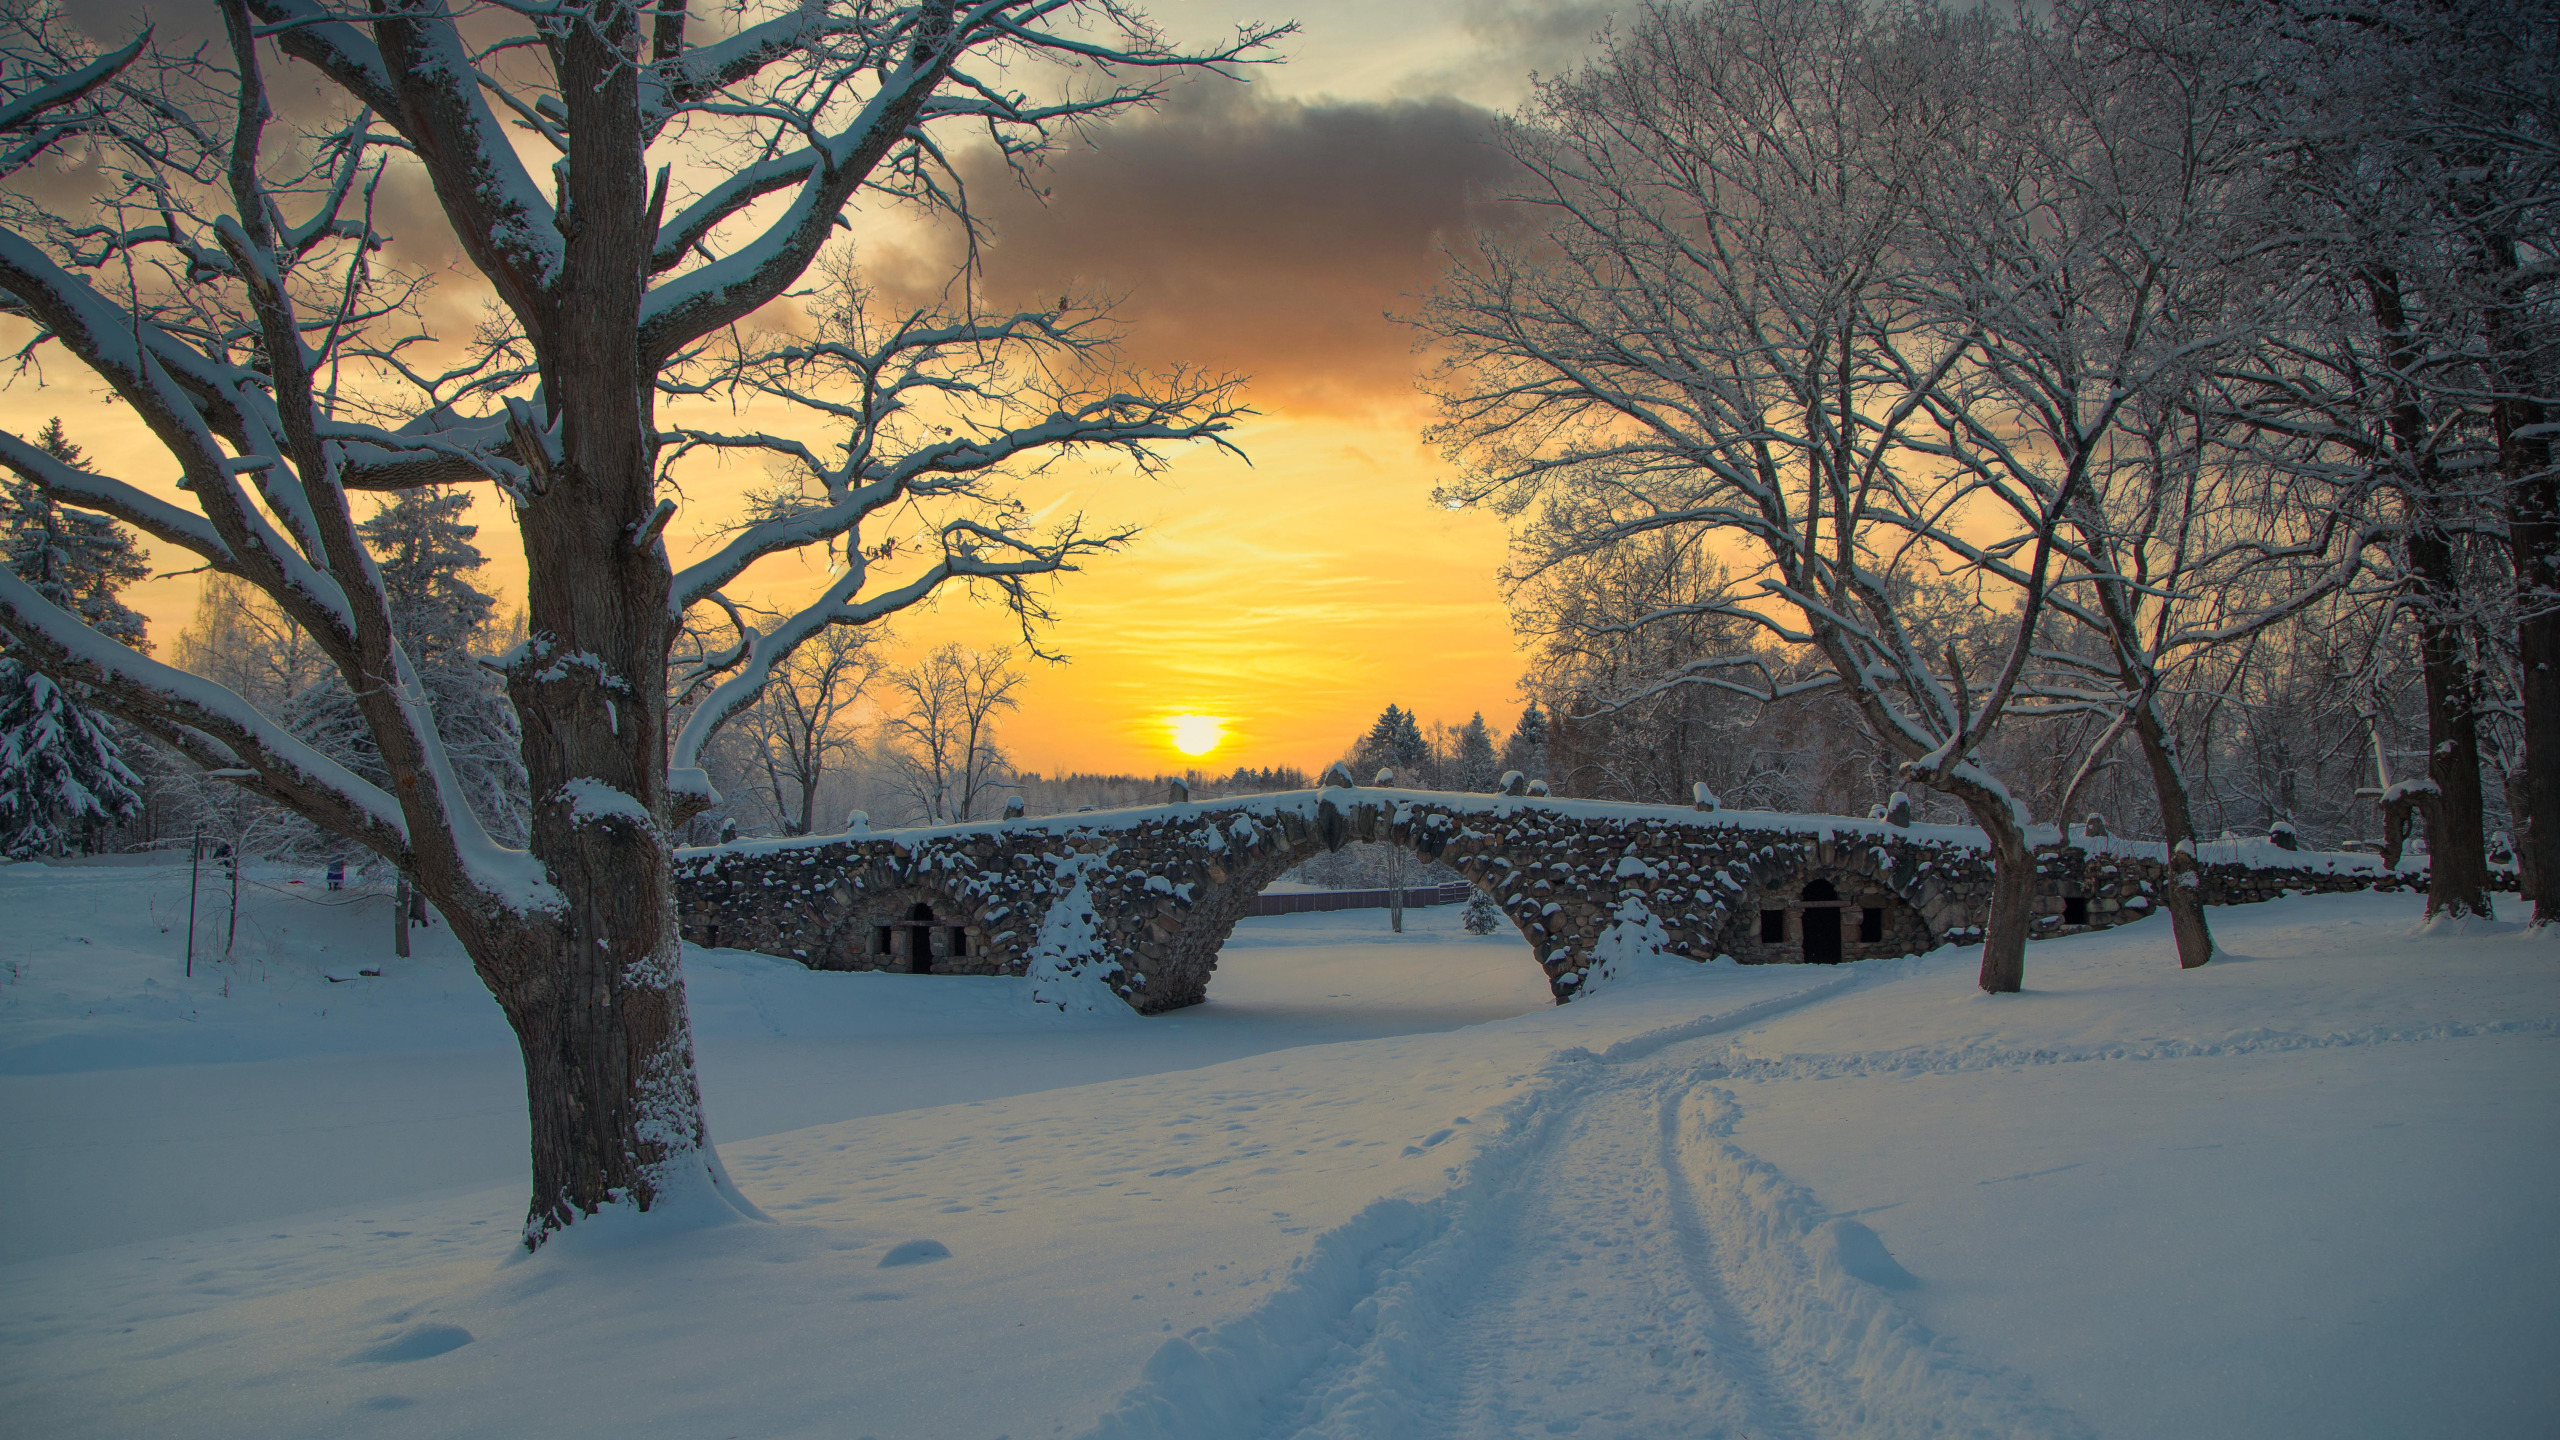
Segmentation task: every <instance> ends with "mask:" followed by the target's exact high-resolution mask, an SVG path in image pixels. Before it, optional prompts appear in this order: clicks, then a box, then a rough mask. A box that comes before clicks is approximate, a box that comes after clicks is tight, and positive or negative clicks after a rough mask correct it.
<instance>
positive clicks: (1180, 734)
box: [1173, 715, 1227, 755]
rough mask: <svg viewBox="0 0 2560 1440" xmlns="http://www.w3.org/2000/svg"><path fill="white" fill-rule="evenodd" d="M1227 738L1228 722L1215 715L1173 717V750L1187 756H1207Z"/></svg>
mask: <svg viewBox="0 0 2560 1440" xmlns="http://www.w3.org/2000/svg"><path fill="white" fill-rule="evenodd" d="M1226 738H1227V722H1226V721H1224V720H1221V719H1219V718H1218V717H1216V716H1214V715H1176V716H1174V717H1173V748H1174V749H1176V750H1179V751H1181V752H1182V753H1183V754H1185V755H1206V754H1208V753H1209V752H1210V751H1212V750H1215V749H1217V748H1218V742H1220V741H1222V740H1224V739H1226Z"/></svg>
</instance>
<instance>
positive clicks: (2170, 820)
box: [2062, 581, 2213, 970]
mask: <svg viewBox="0 0 2560 1440" xmlns="http://www.w3.org/2000/svg"><path fill="white" fill-rule="evenodd" d="M2098 596H2099V602H2100V604H2101V605H2103V606H2104V608H2105V613H2106V617H2107V627H2108V628H2109V629H2111V630H2113V631H2115V632H2116V664H2117V675H2118V678H2119V679H2121V680H2122V681H2123V682H2124V684H2125V686H2126V688H2127V689H2128V690H2129V691H2130V692H2131V693H2132V695H2133V703H2132V711H2131V719H2132V722H2133V733H2134V736H2135V738H2136V739H2138V740H2139V741H2140V742H2141V744H2142V760H2143V764H2144V765H2145V766H2146V767H2148V768H2149V770H2150V771H2151V789H2152V792H2153V794H2154V795H2155V796H2156V797H2157V798H2158V801H2159V805H2160V832H2161V833H2160V839H2161V842H2162V843H2163V844H2165V845H2166V846H2167V847H2168V855H2169V885H2168V893H2167V894H2166V895H2164V896H2163V897H2162V900H2163V902H2164V903H2166V904H2167V906H2168V907H2169V934H2170V937H2171V939H2172V940H2173V941H2174V942H2175V943H2176V945H2177V947H2178V968H2179V969H2181V970H2193V969H2195V968H2197V967H2198V966H2201V965H2204V964H2207V963H2209V962H2210V961H2211V960H2212V959H2213V927H2212V925H2211V924H2209V923H2208V922H2207V921H2206V920H2205V916H2204V884H2203V881H2204V877H2203V876H2202V874H2200V873H2199V871H2200V868H2201V867H2199V865H2198V864H2197V862H2196V821H2195V806H2194V803H2193V801H2192V800H2191V799H2190V797H2189V796H2188V793H2187V773H2186V767H2185V766H2183V765H2181V764H2179V763H2178V742H2177V739H2176V737H2174V736H2172V735H2171V734H2170V733H2169V725H2168V721H2167V720H2166V719H2165V718H2163V717H2162V715H2161V714H2160V675H2159V671H2158V669H2157V667H2156V664H2155V663H2154V661H2153V660H2152V659H2151V658H2149V657H2148V656H2146V655H2145V653H2144V651H2143V650H2142V648H2141V646H2142V636H2141V628H2140V626H2139V625H2138V624H2137V623H2136V616H2135V611H2134V607H2133V603H2132V600H2131V597H2130V596H2129V595H2128V594H2127V593H2126V590H2125V587H2124V586H2123V585H2121V584H2119V583H2116V582H2113V581H2108V582H2104V583H2101V584H2100V585H2099V587H2098ZM2062 819H2063V823H2064V825H2065V826H2066V827H2067V826H2068V825H2069V824H2070V820H2071V817H2070V816H2069V815H2067V814H2066V815H2064V816H2063V817H2062ZM2063 833H2064V834H2065V835H2066V836H2067V835H2068V834H2069V833H2070V832H2069V830H2068V829H2067V828H2066V829H2065V831H2064V832H2063Z"/></svg>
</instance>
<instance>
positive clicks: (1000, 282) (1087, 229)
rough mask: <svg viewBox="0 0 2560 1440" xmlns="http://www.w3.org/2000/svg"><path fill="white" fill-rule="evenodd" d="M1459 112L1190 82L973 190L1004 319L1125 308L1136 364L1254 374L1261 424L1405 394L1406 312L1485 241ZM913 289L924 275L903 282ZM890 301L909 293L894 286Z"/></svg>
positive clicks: (1489, 187)
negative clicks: (986, 230)
mask: <svg viewBox="0 0 2560 1440" xmlns="http://www.w3.org/2000/svg"><path fill="white" fill-rule="evenodd" d="M1492 126H1493V116H1492V115H1491V113H1490V112H1488V111H1485V110H1483V109H1480V108H1478V107H1475V106H1472V105H1467V104H1464V103H1462V102H1459V101H1454V100H1448V99H1430V100H1416V101H1398V102H1391V103H1374V104H1372V103H1339V102H1302V101H1294V100H1286V99H1268V98H1265V97H1264V96H1263V94H1262V92H1260V91H1257V90H1256V89H1254V88H1252V87H1250V86H1245V85H1237V84H1232V83H1209V84H1200V85H1194V86H1190V87H1188V88H1186V89H1184V90H1182V91H1181V92H1179V93H1178V94H1177V95H1176V96H1175V97H1174V98H1173V99H1172V101H1171V102H1170V103H1169V104H1168V105H1167V106H1166V107H1165V108H1164V109H1163V110H1162V111H1160V112H1157V113H1154V114H1150V115H1146V116H1141V117H1136V118H1133V119H1130V120H1127V121H1124V122H1122V123H1119V124H1116V125H1114V126H1112V127H1110V128H1109V129H1107V130H1104V131H1101V132H1099V133H1097V134H1096V135H1094V136H1092V137H1090V138H1089V139H1085V140H1079V141H1077V142H1075V143H1073V144H1071V145H1069V146H1067V147H1065V148H1064V149H1063V150H1062V151H1061V152H1060V153H1058V154H1057V155H1055V156H1053V157H1051V159H1050V162H1049V163H1048V165H1047V166H1046V167H1045V168H1043V169H1042V170H1041V171H1040V172H1039V173H1038V174H1037V176H1036V177H1035V178H1036V180H1037V183H1038V184H1039V186H1040V187H1041V189H1042V190H1043V191H1045V192H1046V198H1045V201H1044V199H1043V197H1042V196H1041V195H1035V194H1033V193H1031V192H1030V191H1028V190H1026V189H1025V188H1024V187H1023V186H1021V185H1019V184H1017V183H1015V182H1014V181H1013V180H1012V179H1011V178H1010V177H1008V176H1006V175H1005V174H1004V173H1003V172H1002V171H1001V169H999V168H998V167H996V166H995V165H993V164H992V163H988V164H985V165H982V166H980V167H979V168H978V173H976V174H974V175H973V176H972V178H971V184H970V195H971V202H972V205H973V207H974V208H975V210H976V212H977V214H978V215H979V216H980V217H981V219H982V220H984V221H985V222H987V224H988V225H989V227H990V229H991V231H992V233H993V236H994V242H993V244H992V245H991V246H990V247H989V248H988V249H987V250H986V252H985V284H986V288H987V291H988V295H989V298H990V299H992V300H994V301H995V302H996V303H998V304H1003V305H1018V304H1025V303H1037V302H1041V301H1053V300H1054V299H1055V298H1056V297H1057V296H1058V295H1060V294H1061V293H1064V292H1067V291H1076V292H1079V293H1088V292H1097V291H1098V292H1102V293H1106V294H1114V295H1123V296H1125V297H1126V300H1125V302H1124V303H1123V305H1122V307H1121V311H1120V314H1121V316H1122V318H1123V319H1124V320H1125V321H1126V322H1128V325H1129V330H1130V334H1129V341H1128V350H1129V355H1130V358H1131V359H1133V360H1135V361H1137V362H1139V363H1141V364H1145V365H1150V366H1161V365H1165V364H1169V363H1173V362H1181V363H1185V364H1190V365H1196V366H1201V367H1204V368H1207V369H1211V370H1218V371H1228V372H1237V373H1245V374H1250V375H1251V376H1253V377H1254V385H1253V398H1254V401H1255V403H1256V404H1258V405H1260V406H1263V407H1265V408H1270V407H1277V406H1284V405H1285V406H1287V407H1289V408H1290V409H1293V410H1298V411H1302V412H1303V411H1307V410H1325V411H1330V412H1336V413H1341V412H1349V411H1363V410H1372V409H1374V408H1376V407H1378V406H1380V405H1395V406H1401V405H1403V404H1406V403H1408V402H1409V401H1410V399H1411V397H1412V382H1413V376H1414V371H1415V360H1414V356H1413V353H1412V346H1413V335H1412V332H1411V331H1410V330H1408V329H1407V328H1406V327H1404V326H1400V325H1397V324H1394V323H1391V322H1390V321H1389V320H1387V319H1386V312H1388V311H1391V310H1392V311H1396V312H1399V313H1402V312H1407V311H1410V310H1411V309H1412V308H1413V307H1414V304H1415V297H1418V296H1419V295H1420V294H1421V293H1423V292H1425V291H1427V290H1429V289H1430V288H1431V286H1432V285H1433V284H1434V283H1435V281H1436V280H1437V279H1438V277H1439V274H1440V272H1441V270H1442V268H1443V266H1444V265H1445V263H1446V256H1445V253H1444V252H1445V250H1446V249H1447V248H1451V247H1462V246H1463V245H1464V244H1465V243H1466V241H1467V238H1468V236H1469V235H1470V234H1472V233H1473V232H1474V230H1475V229H1476V228H1477V227H1478V226H1479V225H1483V224H1486V223H1491V222H1494V221H1497V220H1499V219H1500V218H1501V209H1500V207H1499V206H1498V205H1495V204H1492V203H1489V201H1490V198H1491V197H1493V196H1495V195H1498V193H1499V192H1500V191H1501V189H1502V188H1503V187H1504V185H1505V183H1506V180H1507V177H1508V173H1509V165H1508V162H1507V161H1506V160H1505V159H1504V158H1503V156H1502V155H1501V153H1500V152H1499V151H1498V150H1496V149H1495V148H1494V147H1493V146H1492V145H1491V144H1490V143H1489V139H1490V135H1491V132H1492ZM905 275H906V276H907V277H908V278H909V279H910V280H922V279H924V278H925V276H924V275H923V274H921V273H919V272H918V271H917V270H916V269H915V268H914V267H912V266H910V267H906V268H905ZM883 278H884V280H886V282H887V285H888V286H889V287H893V288H897V289H905V288H907V287H906V286H903V285H899V284H898V281H897V280H896V279H894V278H889V277H883Z"/></svg>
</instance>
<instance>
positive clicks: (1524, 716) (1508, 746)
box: [1502, 700, 1547, 780]
mask: <svg viewBox="0 0 2560 1440" xmlns="http://www.w3.org/2000/svg"><path fill="white" fill-rule="evenodd" d="M1502 768H1503V769H1505V770H1517V771H1519V772H1520V773H1521V774H1523V775H1526V776H1528V777H1529V778H1530V779H1532V780H1536V779H1541V778H1543V777H1544V776H1545V775H1546V773H1547V715H1546V712H1545V711H1543V710H1541V709H1539V708H1538V702H1537V701H1535V700H1532V701H1530V702H1529V708H1527V709H1525V710H1523V711H1521V712H1520V723H1519V724H1518V725H1515V726H1513V727H1512V730H1511V738H1510V739H1509V740H1506V741H1504V742H1503V744H1502Z"/></svg>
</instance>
